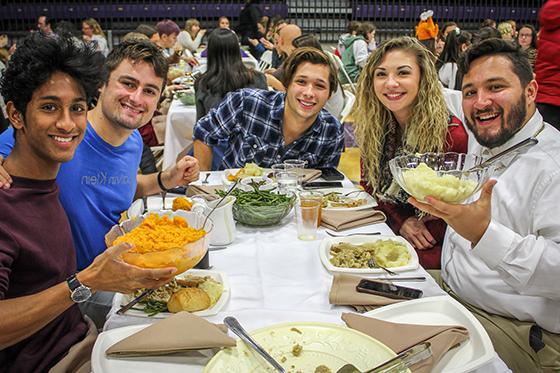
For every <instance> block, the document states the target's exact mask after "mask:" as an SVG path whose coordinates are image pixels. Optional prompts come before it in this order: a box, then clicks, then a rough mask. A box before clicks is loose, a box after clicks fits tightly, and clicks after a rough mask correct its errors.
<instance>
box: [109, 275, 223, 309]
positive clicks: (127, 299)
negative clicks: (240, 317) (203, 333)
mask: <svg viewBox="0 0 560 373" xmlns="http://www.w3.org/2000/svg"><path fill="white" fill-rule="evenodd" d="M186 275H193V276H201V277H203V276H210V277H212V278H213V279H214V280H216V281H218V282H221V283H222V284H223V285H224V291H223V293H222V296H221V297H220V299H218V301H217V302H216V304H214V305H213V306H212V307H210V308H207V309H205V310H202V311H197V312H192V314H193V315H197V316H212V315H215V314H217V313H218V312H220V311H221V310H222V308H224V306H225V305H226V303H227V301H228V299H229V294H230V291H231V290H230V288H229V281H228V278H227V275H226V274H225V273H221V272H217V271H208V270H204V269H189V270H188V271H186V272H183V273H181V274H180V275H177V276H176V277H179V278H180V277H183V276H186ZM117 296H120V297H121V302H120V305H121V306H124V305H125V304H127V303H128V302H130V301H131V300H132V299H133V297H132V296H131V295H128V294H117ZM134 307H138V308H140V307H142V304H137V305H136V306H134ZM126 315H127V316H138V317H149V318H152V319H163V318H166V317H169V316H171V315H172V313H170V312H160V313H158V314H156V315H154V316H148V314H146V313H144V312H143V311H139V310H132V309H131V310H128V311H126Z"/></svg>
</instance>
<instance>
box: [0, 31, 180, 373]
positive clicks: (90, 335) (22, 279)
mask: <svg viewBox="0 0 560 373" xmlns="http://www.w3.org/2000/svg"><path fill="white" fill-rule="evenodd" d="M101 65H102V61H101V60H100V59H98V57H96V55H95V54H93V52H92V51H91V50H89V49H86V48H83V47H79V46H76V45H75V44H74V43H73V42H72V41H70V40H65V39H60V38H57V39H55V38H45V37H44V36H42V35H39V34H33V35H31V36H30V37H29V38H27V39H26V40H24V41H23V43H22V44H21V45H20V46H18V50H17V52H16V53H15V54H14V55H13V57H12V59H11V61H10V65H9V66H8V68H7V69H6V70H5V72H4V79H3V81H2V85H1V89H2V94H3V96H4V98H5V100H6V103H7V111H8V117H9V119H10V121H11V123H12V125H13V126H14V129H15V140H16V142H15V146H14V148H13V151H12V153H11V154H10V155H9V156H8V158H7V159H6V161H5V162H4V167H5V169H6V171H7V172H8V173H9V174H10V175H11V178H12V180H13V184H12V187H11V188H10V189H2V190H0V330H1V331H2V332H1V333H0V372H46V371H51V372H63V371H64V372H67V371H79V370H80V369H86V370H85V371H88V372H89V370H87V369H88V365H87V364H88V360H89V356H90V353H91V347H92V345H93V342H94V341H95V335H96V331H95V328H94V327H92V324H91V322H86V321H85V320H84V319H83V318H82V315H81V313H80V310H79V309H78V307H77V304H76V303H80V302H84V301H86V300H87V299H88V298H89V297H90V296H91V294H92V293H94V292H96V291H99V290H105V291H119V292H130V291H133V290H134V289H137V288H140V287H150V288H153V287H156V286H161V285H163V284H164V283H166V282H167V281H169V280H170V279H171V278H172V276H173V274H174V272H175V271H176V269H174V268H166V269H154V270H149V269H141V268H138V267H134V266H131V265H128V264H126V263H124V262H122V261H121V260H120V259H119V257H120V254H121V253H122V252H124V251H126V250H128V249H130V246H129V245H127V244H124V245H119V246H115V247H111V248H109V249H107V250H106V251H105V252H104V253H102V254H101V255H99V256H98V257H97V258H95V260H94V261H93V263H92V264H91V265H90V266H89V267H87V268H86V269H84V270H82V271H81V272H79V273H75V272H76V256H75V255H76V254H75V250H74V248H73V245H72V237H71V231H70V226H69V224H68V219H67V217H66V214H65V213H64V210H63V208H62V206H61V205H60V202H59V199H58V187H57V185H56V182H55V178H56V175H57V173H58V170H59V167H60V164H61V162H67V161H69V160H70V159H72V157H73V155H74V152H75V150H76V147H77V145H78V144H79V142H80V141H81V139H82V138H83V135H84V131H85V128H86V113H87V108H88V105H87V104H88V102H89V100H90V99H91V98H92V97H93V96H94V95H95V92H96V90H97V87H98V84H99V76H101ZM88 324H89V325H88Z"/></svg>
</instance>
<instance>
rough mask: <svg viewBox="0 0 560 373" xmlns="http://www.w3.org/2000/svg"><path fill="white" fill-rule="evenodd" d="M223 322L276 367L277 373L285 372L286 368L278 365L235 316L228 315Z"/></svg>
mask: <svg viewBox="0 0 560 373" xmlns="http://www.w3.org/2000/svg"><path fill="white" fill-rule="evenodd" d="M224 324H225V325H226V326H227V327H228V329H229V330H231V331H232V332H233V333H234V334H236V335H237V336H238V337H239V338H241V340H242V341H243V342H245V343H246V344H247V345H249V346H250V347H251V348H252V349H253V350H255V351H256V352H257V353H258V354H259V355H261V356H262V357H263V358H264V359H265V360H266V361H267V362H268V363H269V364H270V365H272V366H273V367H274V369H276V371H277V372H279V373H286V370H285V369H284V368H283V367H282V365H280V364H279V363H278V362H277V361H276V360H274V358H273V357H272V356H270V355H269V354H268V352H266V350H265V349H264V348H262V347H261V346H260V345H259V344H258V343H257V342H256V341H255V340H254V339H253V338H252V337H251V336H250V335H249V333H247V331H246V330H245V329H243V327H242V326H241V324H240V323H239V321H237V319H236V318H235V317H232V316H228V317H226V318H225V319H224Z"/></svg>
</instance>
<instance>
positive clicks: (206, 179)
mask: <svg viewBox="0 0 560 373" xmlns="http://www.w3.org/2000/svg"><path fill="white" fill-rule="evenodd" d="M209 177H210V172H208V173H207V174H206V176H205V177H204V180H202V184H208V178H209Z"/></svg>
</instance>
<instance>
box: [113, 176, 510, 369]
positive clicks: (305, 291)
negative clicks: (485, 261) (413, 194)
mask: <svg viewBox="0 0 560 373" xmlns="http://www.w3.org/2000/svg"><path fill="white" fill-rule="evenodd" d="M206 173H207V172H201V177H200V180H199V181H197V182H195V183H194V184H201V180H202V179H204V178H205V176H206ZM319 180H320V179H319ZM207 181H208V185H220V184H224V179H223V171H212V172H210V176H209V177H208V180H207ZM342 183H343V186H344V187H345V188H348V189H356V187H355V186H354V185H353V184H352V182H351V181H350V180H348V179H347V178H345V179H344V180H343V182H342ZM293 215H294V212H293V211H292V212H291V213H290V214H289V215H288V216H286V217H285V218H284V219H283V220H282V221H281V222H280V223H279V224H277V225H274V226H270V227H250V226H244V225H242V224H239V223H238V224H237V234H236V238H235V240H234V242H233V243H231V244H230V245H228V246H227V247H226V248H224V249H220V250H216V251H210V253H209V254H210V265H211V267H212V270H214V271H220V272H222V273H225V274H227V276H228V279H229V286H230V297H229V301H228V302H227V303H226V305H225V307H224V308H223V309H222V310H221V311H220V312H219V313H218V314H216V315H212V316H207V317H205V319H207V320H208V321H210V322H214V323H222V321H223V319H224V318H225V317H227V316H234V317H236V318H237V319H238V320H239V321H240V322H241V324H242V325H243V326H244V327H245V329H246V330H248V331H251V330H255V329H258V328H262V327H266V326H270V325H272V324H277V323H282V322H290V321H303V322H305V321H316V322H329V323H335V324H339V325H343V322H342V320H341V315H342V313H346V312H353V309H352V308H351V307H349V306H337V305H332V304H330V303H329V290H330V288H331V283H332V281H333V275H332V274H331V273H329V272H328V271H327V270H326V269H325V267H324V266H323V264H322V262H321V259H320V255H319V247H320V244H321V241H322V240H323V239H324V238H326V237H328V235H327V233H326V230H325V229H324V228H322V227H320V228H319V229H318V235H317V239H316V240H312V241H301V240H299V239H298V237H297V233H296V222H295V219H294V216H293ZM373 232H380V233H381V235H386V236H394V233H393V232H392V231H391V229H390V228H389V226H388V225H387V224H386V223H378V224H372V225H368V226H362V227H359V228H354V229H350V230H346V231H343V232H340V233H344V234H351V233H373ZM400 275H402V276H406V277H408V276H425V277H426V280H425V281H424V282H416V283H414V284H412V283H406V282H405V283H404V284H403V285H404V286H411V287H415V288H418V289H421V290H422V291H423V293H424V297H432V296H449V295H447V293H445V292H444V291H443V290H442V289H441V288H440V287H439V286H438V285H437V284H436V282H435V281H434V280H433V278H432V277H430V275H429V274H428V272H427V271H426V270H425V269H424V268H422V267H421V266H419V267H418V268H416V269H414V270H410V271H407V272H403V273H400ZM399 284H400V283H399ZM122 303H123V295H122V294H118V293H117V294H116V296H115V297H114V300H113V307H112V309H111V311H110V313H109V315H108V317H107V322H106V324H105V326H104V330H105V331H109V330H113V329H115V328H120V327H125V326H129V325H139V324H149V323H153V322H156V321H158V319H154V318H148V317H137V316H131V315H127V314H124V315H118V314H117V313H116V311H117V310H118V309H119V308H120V306H121V304H122ZM202 370H203V366H201V367H200V372H202ZM475 371H476V372H480V373H498V372H500V373H501V372H510V370H509V369H508V368H507V366H506V365H505V363H504V362H503V361H502V360H501V359H500V358H499V357H497V355H496V356H495V357H494V358H493V359H492V360H490V361H489V362H488V363H486V364H485V365H484V366H482V367H480V368H478V369H476V370H475Z"/></svg>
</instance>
